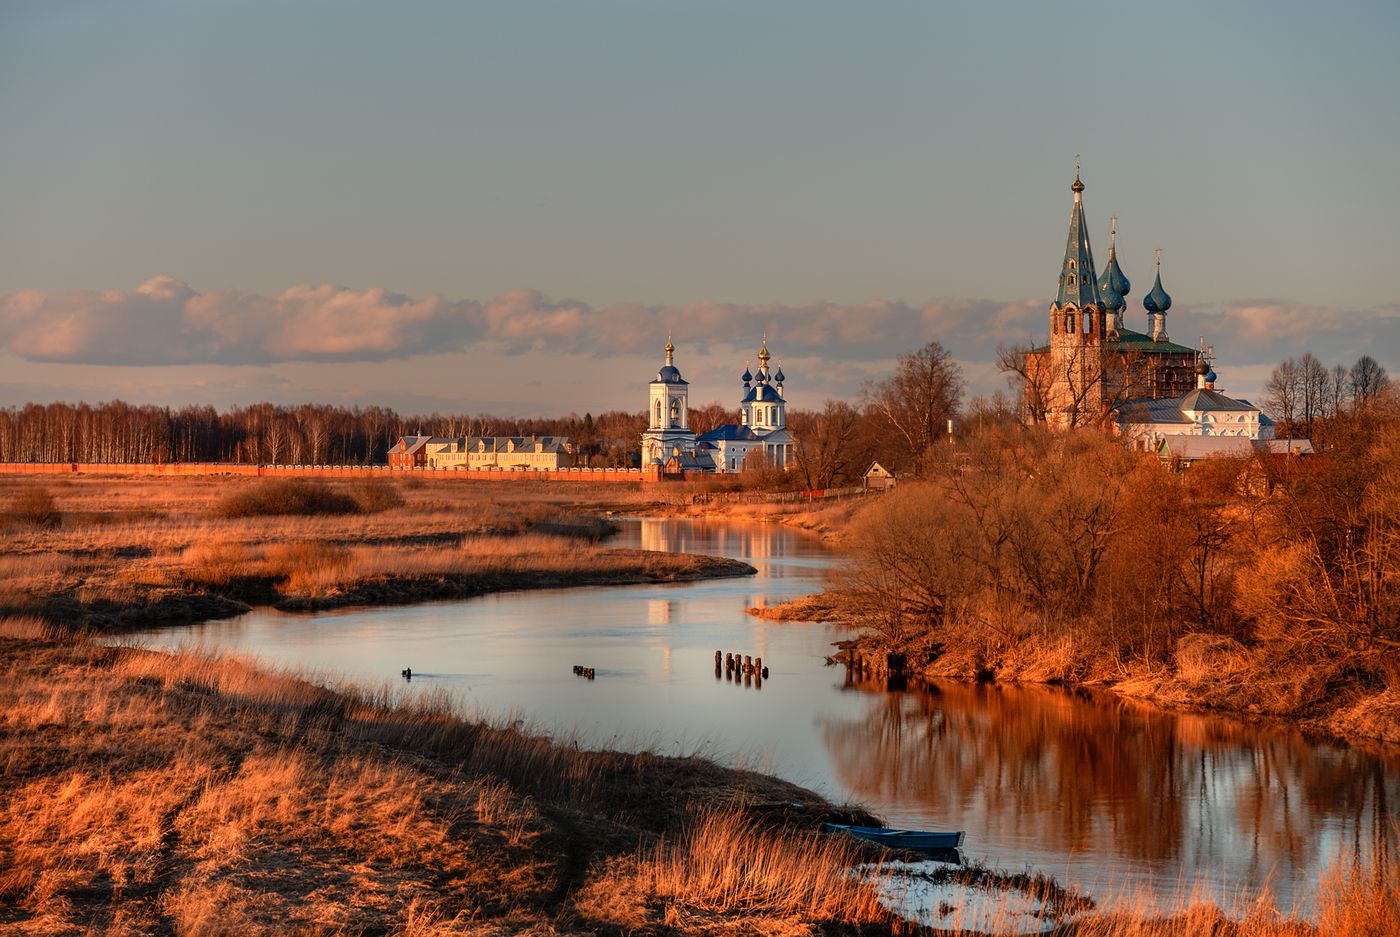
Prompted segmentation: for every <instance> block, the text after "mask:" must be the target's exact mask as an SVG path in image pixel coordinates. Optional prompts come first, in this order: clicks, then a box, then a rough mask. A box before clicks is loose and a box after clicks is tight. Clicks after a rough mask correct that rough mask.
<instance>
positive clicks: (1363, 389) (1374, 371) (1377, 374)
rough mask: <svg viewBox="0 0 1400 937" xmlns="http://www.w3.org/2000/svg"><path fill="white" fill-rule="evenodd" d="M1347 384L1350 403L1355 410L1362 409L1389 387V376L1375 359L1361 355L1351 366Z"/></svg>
mask: <svg viewBox="0 0 1400 937" xmlns="http://www.w3.org/2000/svg"><path fill="white" fill-rule="evenodd" d="M1347 382H1348V387H1349V390H1350V391H1351V399H1352V403H1353V404H1354V405H1355V406H1356V408H1357V409H1362V408H1364V407H1365V406H1366V404H1367V403H1368V402H1369V401H1370V400H1371V399H1372V398H1374V397H1375V396H1377V395H1378V394H1379V393H1380V392H1381V391H1383V390H1385V389H1386V387H1388V386H1389V385H1390V375H1388V374H1386V373H1385V368H1383V367H1382V366H1381V364H1380V362H1378V361H1376V359H1375V358H1372V357H1371V356H1370V355H1362V356H1361V357H1360V358H1357V359H1356V364H1353V365H1352V366H1351V370H1350V371H1349V372H1348V374H1347Z"/></svg>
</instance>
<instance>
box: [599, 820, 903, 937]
mask: <svg viewBox="0 0 1400 937" xmlns="http://www.w3.org/2000/svg"><path fill="white" fill-rule="evenodd" d="M736 813H737V811H734V810H720V811H716V812H707V813H704V814H702V815H701V816H699V817H698V818H697V819H696V821H695V822H694V824H693V825H692V826H691V827H690V828H689V829H687V830H686V831H685V832H684V833H682V834H681V835H680V837H678V838H677V839H675V840H673V841H667V840H662V841H661V842H660V843H659V844H658V845H657V846H655V847H653V848H650V849H646V850H643V851H642V852H641V853H640V854H639V855H638V856H636V857H634V858H629V859H622V860H618V861H615V862H613V863H612V864H610V865H609V866H608V867H607V869H606V870H605V871H604V872H603V874H602V875H601V876H600V877H599V878H597V879H595V880H594V881H593V882H592V883H590V884H589V885H588V886H586V887H585V888H584V889H583V891H582V893H581V895H580V897H579V899H578V901H577V902H576V904H577V907H578V909H579V910H580V911H581V912H582V913H584V914H585V915H588V916H589V917H592V918H594V919H597V920H605V921H609V922H611V923H616V924H619V925H622V926H624V927H638V926H643V925H645V924H646V923H648V921H647V919H646V917H648V916H650V915H652V914H658V915H659V916H660V919H661V921H662V922H664V923H674V922H676V921H683V920H685V919H686V918H689V917H693V916H696V915H715V914H739V915H763V916H764V917H772V918H778V919H788V920H789V921H795V920H807V921H838V922H842V923H849V924H876V923H888V922H890V921H891V919H892V915H891V914H890V912H889V911H888V910H887V909H886V908H885V907H884V906H883V905H882V904H881V903H880V901H879V897H878V894H877V892H876V890H875V888H874V887H873V886H872V885H871V884H870V883H869V882H867V881H866V880H865V879H864V878H862V877H861V876H859V875H856V874H854V873H853V872H852V869H853V867H855V866H856V865H858V864H859V863H860V862H861V861H863V860H862V856H861V854H860V852H859V849H858V848H857V846H856V845H855V844H854V843H853V842H852V841H850V840H847V839H844V838H841V837H834V836H822V835H819V834H812V833H798V832H793V831H787V832H782V833H775V832H771V831H766V830H761V829H759V828H758V827H756V826H755V825H754V824H753V823H751V822H750V821H747V820H745V819H743V818H742V817H741V816H736ZM871 874H874V873H873V872H872V873H871ZM639 918H641V919H639Z"/></svg>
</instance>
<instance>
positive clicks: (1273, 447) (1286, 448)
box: [1258, 439, 1313, 455]
mask: <svg viewBox="0 0 1400 937" xmlns="http://www.w3.org/2000/svg"><path fill="white" fill-rule="evenodd" d="M1258 445H1259V446H1260V447H1261V448H1262V449H1263V450H1264V451H1265V452H1268V453H1271V454H1273V455H1312V454H1313V444H1312V440H1311V439H1261V440H1259V442H1258Z"/></svg>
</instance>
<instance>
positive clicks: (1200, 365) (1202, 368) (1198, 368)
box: [1196, 358, 1210, 377]
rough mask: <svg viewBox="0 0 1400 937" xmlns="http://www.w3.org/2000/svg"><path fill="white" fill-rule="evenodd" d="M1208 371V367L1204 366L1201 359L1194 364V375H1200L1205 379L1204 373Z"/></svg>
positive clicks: (1203, 360) (1204, 362)
mask: <svg viewBox="0 0 1400 937" xmlns="http://www.w3.org/2000/svg"><path fill="white" fill-rule="evenodd" d="M1209 370H1210V365H1208V364H1206V359H1204V358H1202V359H1201V360H1200V361H1197V362H1196V373H1197V374H1199V375H1201V376H1202V377H1205V375H1206V372H1207V371H1209Z"/></svg>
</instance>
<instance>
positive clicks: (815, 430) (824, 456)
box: [788, 400, 864, 488]
mask: <svg viewBox="0 0 1400 937" xmlns="http://www.w3.org/2000/svg"><path fill="white" fill-rule="evenodd" d="M859 422H860V414H859V413H858V412H857V411H856V409H855V408H854V407H852V406H851V405H850V404H848V403H844V402H842V401H839V400H828V401H826V404H825V406H824V407H823V408H822V410H821V412H819V413H813V412H810V411H794V412H793V413H791V414H790V415H789V418H788V425H789V427H790V428H791V429H792V432H793V435H794V436H795V437H796V443H795V445H794V449H793V456H794V458H795V460H796V469H797V471H798V472H799V473H800V474H801V476H802V479H803V483H804V484H805V486H806V487H807V488H831V487H833V485H834V484H835V483H836V481H837V479H842V480H846V478H847V476H848V475H849V474H850V473H851V472H852V470H853V467H852V459H853V458H854V457H855V454H856V453H855V446H854V443H855V440H856V430H857V427H858V424H859ZM862 468H864V466H857V467H855V469H854V470H855V471H859V470H860V469H862Z"/></svg>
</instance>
